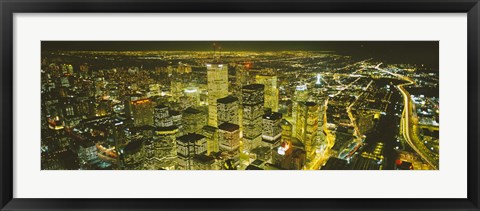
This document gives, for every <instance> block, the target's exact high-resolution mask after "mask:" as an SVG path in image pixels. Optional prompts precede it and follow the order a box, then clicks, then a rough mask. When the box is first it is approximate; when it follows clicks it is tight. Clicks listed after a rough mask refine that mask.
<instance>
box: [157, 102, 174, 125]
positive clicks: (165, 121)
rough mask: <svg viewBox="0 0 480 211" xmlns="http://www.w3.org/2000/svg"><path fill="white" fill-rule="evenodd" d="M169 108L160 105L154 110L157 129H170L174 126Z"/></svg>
mask: <svg viewBox="0 0 480 211" xmlns="http://www.w3.org/2000/svg"><path fill="white" fill-rule="evenodd" d="M169 110H170V109H169V108H168V106H165V105H159V106H156V107H155V109H154V113H155V118H154V119H155V121H154V122H155V126H157V127H169V126H172V125H173V119H172V117H171V116H170V112H169Z"/></svg>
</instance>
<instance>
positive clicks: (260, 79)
mask: <svg viewBox="0 0 480 211" xmlns="http://www.w3.org/2000/svg"><path fill="white" fill-rule="evenodd" d="M256 81H257V83H258V84H263V85H265V97H264V98H265V100H264V106H265V108H270V109H271V110H272V111H274V112H277V111H278V88H277V76H275V75H257V76H256Z"/></svg>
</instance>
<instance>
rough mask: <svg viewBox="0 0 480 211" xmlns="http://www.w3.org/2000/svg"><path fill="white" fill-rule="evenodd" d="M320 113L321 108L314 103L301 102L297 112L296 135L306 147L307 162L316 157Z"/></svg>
mask: <svg viewBox="0 0 480 211" xmlns="http://www.w3.org/2000/svg"><path fill="white" fill-rule="evenodd" d="M318 112H319V106H318V104H316V103H314V102H300V103H299V104H298V111H297V125H296V129H295V130H294V133H295V134H296V137H297V138H298V140H299V141H300V142H302V143H303V145H304V146H305V151H306V156H307V160H310V159H312V158H313V156H314V155H315V150H316V149H317V148H318V144H319V143H318V141H317V131H318Z"/></svg>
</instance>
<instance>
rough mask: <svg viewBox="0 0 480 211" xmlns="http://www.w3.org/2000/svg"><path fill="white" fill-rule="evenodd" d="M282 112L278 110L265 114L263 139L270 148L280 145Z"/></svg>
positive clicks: (264, 143)
mask: <svg viewBox="0 0 480 211" xmlns="http://www.w3.org/2000/svg"><path fill="white" fill-rule="evenodd" d="M281 123H282V114H281V113H277V112H272V113H267V114H265V115H263V124H262V125H263V130H262V141H263V145H265V146H268V147H270V150H272V149H273V148H275V147H277V146H279V145H280V141H281V139H282V126H281Z"/></svg>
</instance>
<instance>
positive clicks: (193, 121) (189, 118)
mask: <svg viewBox="0 0 480 211" xmlns="http://www.w3.org/2000/svg"><path fill="white" fill-rule="evenodd" d="M206 124H207V116H206V115H205V114H203V113H202V112H201V111H200V110H198V109H195V108H192V107H189V108H187V109H185V110H184V111H183V115H182V125H183V131H184V133H185V134H188V133H201V132H202V128H203V126H205V125H206Z"/></svg>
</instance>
